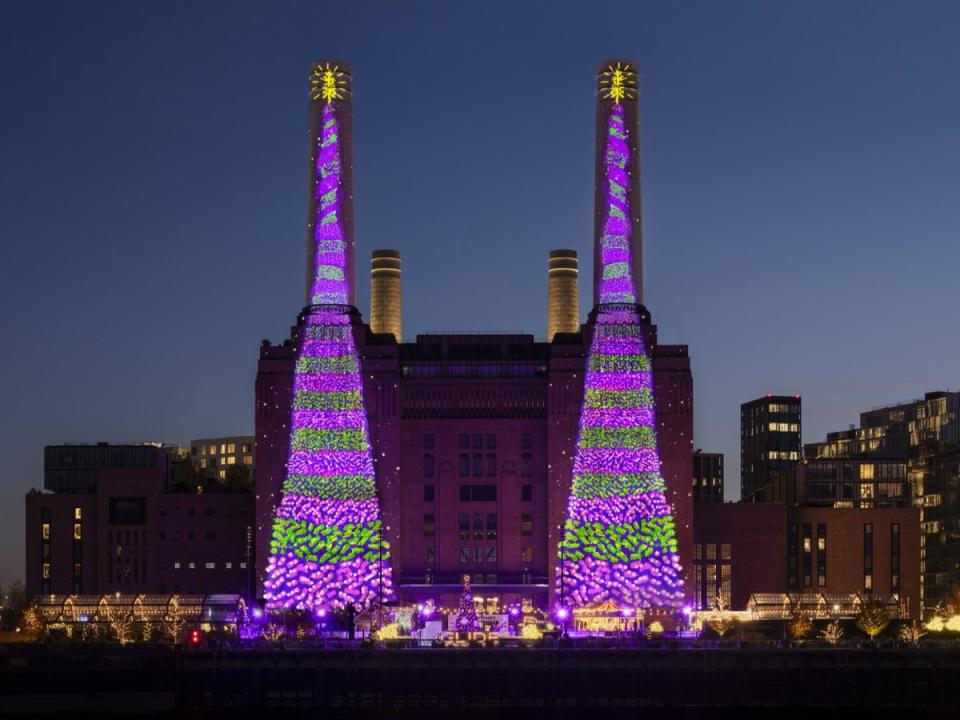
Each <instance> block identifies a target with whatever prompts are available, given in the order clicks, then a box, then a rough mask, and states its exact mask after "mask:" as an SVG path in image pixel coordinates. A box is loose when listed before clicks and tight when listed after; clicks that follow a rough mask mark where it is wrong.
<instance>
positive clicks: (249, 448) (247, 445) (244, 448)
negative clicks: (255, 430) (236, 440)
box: [240, 443, 253, 453]
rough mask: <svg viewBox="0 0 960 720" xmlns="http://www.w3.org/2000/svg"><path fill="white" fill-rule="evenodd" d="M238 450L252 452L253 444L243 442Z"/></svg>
mask: <svg viewBox="0 0 960 720" xmlns="http://www.w3.org/2000/svg"><path fill="white" fill-rule="evenodd" d="M240 452H245V453H248V452H253V446H252V445H250V443H244V444H243V445H241V446H240Z"/></svg>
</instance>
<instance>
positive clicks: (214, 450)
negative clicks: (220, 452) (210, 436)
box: [210, 445, 217, 455]
mask: <svg viewBox="0 0 960 720" xmlns="http://www.w3.org/2000/svg"><path fill="white" fill-rule="evenodd" d="M210 454H211V455H216V454H217V446H216V445H211V446H210Z"/></svg>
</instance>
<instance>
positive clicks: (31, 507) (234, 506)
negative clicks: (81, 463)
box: [24, 444, 254, 596]
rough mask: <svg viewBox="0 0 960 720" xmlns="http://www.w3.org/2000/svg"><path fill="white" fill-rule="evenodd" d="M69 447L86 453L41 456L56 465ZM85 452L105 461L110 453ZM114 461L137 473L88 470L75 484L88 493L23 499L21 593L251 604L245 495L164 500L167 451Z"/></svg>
mask: <svg viewBox="0 0 960 720" xmlns="http://www.w3.org/2000/svg"><path fill="white" fill-rule="evenodd" d="M67 447H73V448H82V447H84V446H55V447H53V448H47V454H46V456H47V457H53V458H54V459H55V460H54V462H55V463H56V464H57V466H59V464H61V463H63V462H64V455H65V454H66V453H67V452H68V451H67V450H66V449H65V448H67ZM93 447H95V448H96V449H97V452H98V453H102V455H103V456H104V457H109V456H110V455H111V452H112V450H113V449H114V448H113V446H110V445H107V444H98V445H96V446H93ZM131 447H138V448H142V451H141V450H138V451H137V452H134V453H131V452H130V448H131ZM121 457H128V458H130V457H135V458H137V460H136V461H135V462H136V464H137V465H142V467H118V466H117V464H116V463H114V464H112V465H110V466H108V467H101V468H99V469H94V470H93V471H92V475H90V476H88V477H85V479H84V481H83V483H82V485H81V486H80V487H84V488H86V489H87V492H43V491H37V490H31V491H30V492H29V493H27V495H26V501H25V512H26V515H25V535H26V538H25V540H26V542H25V547H26V556H25V569H24V570H25V574H24V577H25V581H26V582H25V584H26V588H27V592H28V593H29V594H30V595H33V596H35V595H49V594H51V593H53V594H103V593H113V592H121V593H213V592H235V593H240V594H244V595H246V596H250V594H251V588H252V584H253V571H254V558H253V555H254V550H253V548H254V537H253V515H254V499H253V495H252V494H250V493H204V494H197V493H175V492H167V491H166V490H167V488H168V487H169V463H168V457H167V451H166V450H165V449H164V448H162V447H159V446H156V445H144V446H118V452H117V453H116V454H115V455H114V459H118V458H121ZM145 458H147V459H145ZM49 470H54V471H56V470H57V467H53V468H49ZM85 472H86V471H85ZM46 475H47V476H48V477H49V473H47V474H46Z"/></svg>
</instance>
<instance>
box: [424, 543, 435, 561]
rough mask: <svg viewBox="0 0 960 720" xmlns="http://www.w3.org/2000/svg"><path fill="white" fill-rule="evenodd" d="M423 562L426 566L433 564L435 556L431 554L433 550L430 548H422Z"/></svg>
mask: <svg viewBox="0 0 960 720" xmlns="http://www.w3.org/2000/svg"><path fill="white" fill-rule="evenodd" d="M423 561H424V562H425V563H426V564H427V565H433V563H434V561H435V555H434V553H433V548H432V547H428V548H424V551H423Z"/></svg>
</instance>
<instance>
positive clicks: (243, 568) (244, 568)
mask: <svg viewBox="0 0 960 720" xmlns="http://www.w3.org/2000/svg"><path fill="white" fill-rule="evenodd" d="M240 569H241V570H246V569H247V564H246V563H245V562H242V563H240Z"/></svg>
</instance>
